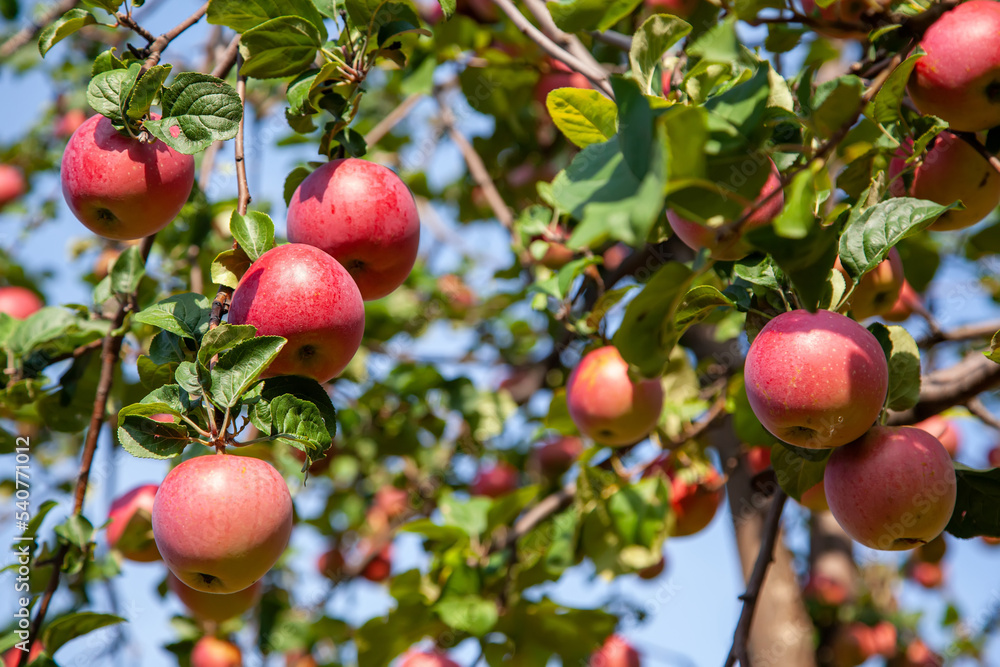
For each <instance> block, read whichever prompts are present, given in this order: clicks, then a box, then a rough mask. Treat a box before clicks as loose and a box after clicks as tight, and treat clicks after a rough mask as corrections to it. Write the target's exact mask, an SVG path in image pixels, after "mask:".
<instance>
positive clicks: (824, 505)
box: [799, 480, 830, 512]
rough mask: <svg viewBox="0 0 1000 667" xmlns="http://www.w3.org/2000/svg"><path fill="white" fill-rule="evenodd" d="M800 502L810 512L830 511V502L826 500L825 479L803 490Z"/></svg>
mask: <svg viewBox="0 0 1000 667" xmlns="http://www.w3.org/2000/svg"><path fill="white" fill-rule="evenodd" d="M799 504H800V505H802V506H803V507H805V508H806V509H807V510H809V511H810V512H829V511H830V504H829V503H828V502H827V501H826V485H825V484H824V483H823V480H820V481H819V484H815V485H813V486H811V487H809V488H808V489H806V490H805V491H803V492H802V497H801V498H799Z"/></svg>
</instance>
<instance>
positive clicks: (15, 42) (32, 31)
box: [0, 0, 79, 59]
mask: <svg viewBox="0 0 1000 667" xmlns="http://www.w3.org/2000/svg"><path fill="white" fill-rule="evenodd" d="M78 2H79V0H62V2H57V3H56V4H54V5H52V6H51V7H49V9H48V11H46V12H45V13H44V14H42V16H41V18H39V19H38V22H37V23H31V24H29V25H26V26H24V27H23V28H21V29H20V30H18V31H17V32H16V33H14V34H13V35H11V36H10V37H9V38H8V39H7V41H6V42H4V43H3V44H0V59H3V58H7V57H9V56H11V55H13V54H14V52H15V51H17V50H18V49H20V48H21V47H22V46H25V45H27V44H29V43H30V42H31V41H32V40H34V39H35V37H37V36H38V33H40V32H41V31H42V28H44V27H45V26H47V25H48V24H49V23H52V22H53V21H54V20H56V19H57V18H58V17H60V16H62V15H63V14H65V13H66V12H68V11H69V10H71V9H73V8H74V7H76V5H77V3H78Z"/></svg>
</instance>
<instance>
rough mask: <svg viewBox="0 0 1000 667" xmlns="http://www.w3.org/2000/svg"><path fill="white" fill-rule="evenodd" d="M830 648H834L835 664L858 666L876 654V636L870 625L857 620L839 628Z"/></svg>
mask: <svg viewBox="0 0 1000 667" xmlns="http://www.w3.org/2000/svg"><path fill="white" fill-rule="evenodd" d="M830 648H831V649H832V650H833V662H832V664H833V665H836V667H856V666H857V665H860V664H861V663H863V662H864V661H865V660H867V659H868V658H870V657H872V656H873V655H875V649H876V644H875V637H874V636H873V635H872V629H871V628H870V627H869V626H867V625H865V624H864V623H859V622H858V621H855V622H853V623H848V624H847V625H842V626H840V627H839V628H838V629H837V633H836V634H835V635H834V637H833V641H832V642H831V643H830Z"/></svg>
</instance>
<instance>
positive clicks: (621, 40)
mask: <svg viewBox="0 0 1000 667" xmlns="http://www.w3.org/2000/svg"><path fill="white" fill-rule="evenodd" d="M590 36H591V37H593V38H594V39H596V40H597V41H599V42H604V43H605V44H607V45H608V46H613V47H615V48H616V49H621V50H622V51H631V50H632V38H631V37H629V36H628V35H623V34H621V33H620V32H615V31H614V30H604V31H601V30H591V31H590Z"/></svg>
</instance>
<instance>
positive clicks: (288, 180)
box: [283, 167, 313, 206]
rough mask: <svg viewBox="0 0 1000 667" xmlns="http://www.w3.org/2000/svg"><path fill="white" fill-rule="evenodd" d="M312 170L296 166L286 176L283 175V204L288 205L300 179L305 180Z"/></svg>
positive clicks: (300, 182)
mask: <svg viewBox="0 0 1000 667" xmlns="http://www.w3.org/2000/svg"><path fill="white" fill-rule="evenodd" d="M312 172H313V170H312V169H309V168H307V167H296V168H295V169H292V170H291V171H290V172H288V176H286V177H285V187H284V190H283V194H284V199H285V206H288V205H289V204H290V203H291V202H292V195H294V194H295V190H297V189H298V187H299V185H301V184H302V181H304V180H306V177H307V176H309V174H311V173H312Z"/></svg>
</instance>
